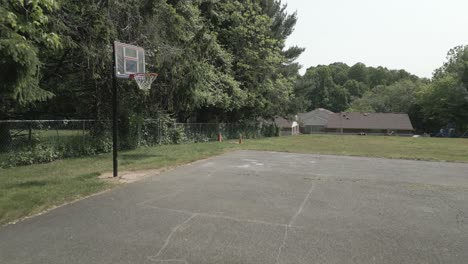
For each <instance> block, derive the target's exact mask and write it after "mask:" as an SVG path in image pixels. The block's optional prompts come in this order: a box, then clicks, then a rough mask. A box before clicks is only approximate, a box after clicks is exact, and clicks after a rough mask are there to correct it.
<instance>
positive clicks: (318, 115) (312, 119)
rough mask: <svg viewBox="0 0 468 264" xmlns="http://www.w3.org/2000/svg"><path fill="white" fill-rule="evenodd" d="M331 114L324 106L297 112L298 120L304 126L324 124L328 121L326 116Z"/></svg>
mask: <svg viewBox="0 0 468 264" xmlns="http://www.w3.org/2000/svg"><path fill="white" fill-rule="evenodd" d="M330 114H333V112H332V111H329V110H327V109H324V108H317V109H315V110H313V111H310V112H307V113H299V114H298V117H299V121H300V122H301V123H302V124H303V125H306V126H325V125H326V124H327V122H328V116H329V115H330Z"/></svg>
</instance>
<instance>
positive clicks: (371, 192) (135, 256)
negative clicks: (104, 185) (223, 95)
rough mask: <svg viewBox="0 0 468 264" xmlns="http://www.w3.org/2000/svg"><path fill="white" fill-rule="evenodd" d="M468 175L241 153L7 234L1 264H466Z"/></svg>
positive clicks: (458, 168)
mask: <svg viewBox="0 0 468 264" xmlns="http://www.w3.org/2000/svg"><path fill="white" fill-rule="evenodd" d="M467 171H468V164H456V163H437V162H421V161H405V160H387V159H372V158H357V157H336V156H320V155H306V154H293V153H274V152H256V151H238V152H233V153H228V154H225V155H222V156H218V157H213V158H210V159H207V160H203V161H199V162H195V163H192V164H189V165H185V166H181V167H178V168H176V169H174V170H171V171H168V172H165V173H162V174H161V175H155V176H151V177H148V178H145V179H143V180H141V181H139V182H135V183H132V184H128V185H124V186H121V187H118V188H116V189H114V190H112V191H109V192H105V193H103V194H100V195H97V196H93V197H90V198H87V199H84V200H82V201H79V202H76V203H73V204H70V205H67V206H64V207H61V208H58V209H55V210H52V211H50V212H48V213H46V214H43V215H40V216H37V217H34V218H31V219H28V220H25V221H23V222H20V223H18V224H16V225H10V226H5V227H2V228H0V238H1V239H0V263H22V264H24V263H34V264H37V263H67V264H75V263H87V264H90V263H100V264H105V263H109V264H110V263H113V264H115V263H189V264H202V263H204V264H207V263H265V264H271V263H284V264H293V263H294V264H298V263H466V260H467V259H468V177H467V173H466V172H467Z"/></svg>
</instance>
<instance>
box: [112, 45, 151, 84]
mask: <svg viewBox="0 0 468 264" xmlns="http://www.w3.org/2000/svg"><path fill="white" fill-rule="evenodd" d="M114 48H115V76H116V77H117V78H125V79H127V78H129V76H130V75H131V74H136V73H145V50H144V49H143V48H141V47H137V46H134V45H130V44H125V43H121V42H117V41H115V42H114Z"/></svg>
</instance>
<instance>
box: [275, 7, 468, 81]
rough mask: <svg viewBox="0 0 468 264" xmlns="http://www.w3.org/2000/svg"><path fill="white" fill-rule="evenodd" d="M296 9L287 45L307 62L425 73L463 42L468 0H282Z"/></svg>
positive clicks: (467, 36) (467, 33)
mask: <svg viewBox="0 0 468 264" xmlns="http://www.w3.org/2000/svg"><path fill="white" fill-rule="evenodd" d="M282 2H283V3H286V4H288V10H289V12H294V11H297V13H298V18H299V20H298V23H297V25H296V30H295V31H294V33H293V34H292V35H291V36H290V38H289V39H288V42H287V44H288V45H289V46H290V45H298V46H301V47H305V48H306V51H305V52H304V53H303V54H302V56H301V57H300V58H299V62H300V63H301V64H302V65H303V69H302V71H301V73H303V72H304V71H305V69H306V68H308V67H310V66H316V65H318V64H330V63H333V62H345V63H347V64H350V65H352V64H354V63H356V62H363V63H365V64H366V65H369V66H385V67H387V68H389V69H405V70H407V71H409V72H411V73H413V74H416V75H418V76H420V77H431V76H432V72H433V71H434V70H435V69H436V68H438V67H440V66H441V65H442V63H443V62H444V61H445V57H446V54H447V51H448V50H449V49H451V48H453V47H455V46H458V45H462V44H465V45H467V44H468V0H283V1H282Z"/></svg>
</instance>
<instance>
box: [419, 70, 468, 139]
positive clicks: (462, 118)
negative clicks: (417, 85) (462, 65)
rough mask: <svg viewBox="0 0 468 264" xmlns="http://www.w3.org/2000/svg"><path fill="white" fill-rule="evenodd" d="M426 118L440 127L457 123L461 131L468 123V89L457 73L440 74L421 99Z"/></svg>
mask: <svg viewBox="0 0 468 264" xmlns="http://www.w3.org/2000/svg"><path fill="white" fill-rule="evenodd" d="M419 105H420V106H421V109H422V112H423V114H424V118H425V119H426V120H427V121H429V122H431V123H434V124H438V125H439V127H438V128H441V127H445V126H446V125H447V124H449V123H455V124H456V126H457V129H458V131H459V132H464V131H465V130H466V129H467V125H468V91H467V90H466V88H465V87H464V86H463V84H462V83H460V82H459V80H458V76H457V75H455V74H445V75H443V76H438V77H437V79H435V81H434V82H433V83H432V84H431V85H429V86H428V87H427V88H426V89H425V90H424V92H423V93H422V96H421V99H420V100H419Z"/></svg>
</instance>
